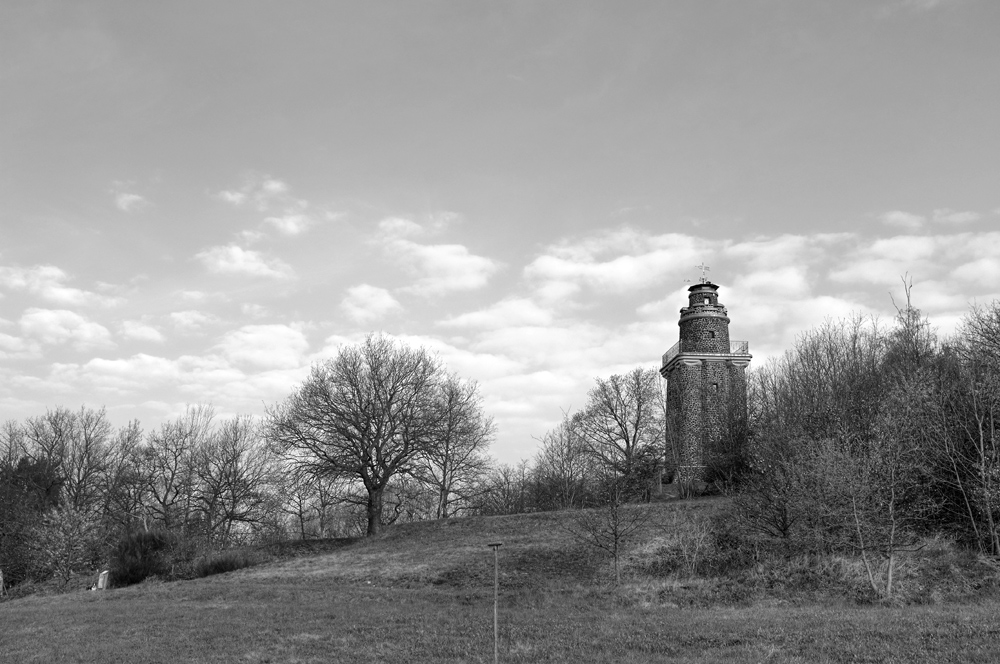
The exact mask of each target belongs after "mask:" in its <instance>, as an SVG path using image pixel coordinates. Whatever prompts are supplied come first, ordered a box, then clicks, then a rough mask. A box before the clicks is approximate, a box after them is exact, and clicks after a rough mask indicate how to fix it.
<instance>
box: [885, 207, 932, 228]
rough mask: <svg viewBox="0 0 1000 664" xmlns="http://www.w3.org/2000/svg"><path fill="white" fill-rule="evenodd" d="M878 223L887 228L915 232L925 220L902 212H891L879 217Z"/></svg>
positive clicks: (917, 215)
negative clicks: (893, 227) (892, 227)
mask: <svg viewBox="0 0 1000 664" xmlns="http://www.w3.org/2000/svg"><path fill="white" fill-rule="evenodd" d="M879 221H881V222H882V223H883V224H885V225H887V226H896V227H898V228H906V229H908V230H916V229H917V228H920V227H921V226H923V225H924V222H925V221H927V219H926V218H924V217H921V216H920V215H919V214H911V213H909V212H903V211H902V210H892V211H890V212H886V213H884V214H882V215H881V216H879Z"/></svg>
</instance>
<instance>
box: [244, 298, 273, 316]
mask: <svg viewBox="0 0 1000 664" xmlns="http://www.w3.org/2000/svg"><path fill="white" fill-rule="evenodd" d="M240 311H241V312H243V315H244V316H250V317H251V318H264V317H265V316H267V315H268V310H267V307H265V306H263V305H260V304H252V303H250V302H244V303H243V304H241V305H240Z"/></svg>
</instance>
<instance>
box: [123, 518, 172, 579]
mask: <svg viewBox="0 0 1000 664" xmlns="http://www.w3.org/2000/svg"><path fill="white" fill-rule="evenodd" d="M173 539H174V538H173V536H172V535H171V534H170V533H168V532H165V531H140V532H135V533H129V534H127V535H124V536H123V537H122V538H121V539H120V540H118V542H117V544H115V547H114V549H113V550H112V552H111V566H110V568H111V583H112V585H114V586H116V587H122V586H130V585H132V584H134V583H139V582H141V581H144V580H145V579H147V578H149V577H151V576H165V575H167V574H168V573H169V571H170V565H169V560H168V557H169V553H170V549H171V547H172V545H173Z"/></svg>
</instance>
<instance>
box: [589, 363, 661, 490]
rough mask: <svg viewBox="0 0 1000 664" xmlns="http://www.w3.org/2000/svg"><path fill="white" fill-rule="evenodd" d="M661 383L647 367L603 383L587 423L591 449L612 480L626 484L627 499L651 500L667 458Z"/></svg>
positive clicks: (594, 396) (592, 392) (593, 399)
mask: <svg viewBox="0 0 1000 664" xmlns="http://www.w3.org/2000/svg"><path fill="white" fill-rule="evenodd" d="M659 381H660V376H659V374H658V373H657V371H656V370H655V369H644V368H642V367H637V368H635V369H633V370H632V371H630V372H628V373H627V374H615V375H613V376H611V377H610V378H607V379H603V378H598V379H597V385H595V386H594V388H593V389H591V390H590V392H589V394H588V401H587V406H586V408H585V409H584V415H583V417H582V418H581V422H580V424H581V426H580V431H581V433H582V435H583V438H584V440H585V441H586V442H587V445H588V448H589V449H590V451H591V453H592V454H593V455H594V456H595V457H596V458H597V459H598V460H599V461H600V463H601V464H602V465H603V466H604V468H605V469H606V472H607V473H608V474H609V475H613V476H615V477H621V478H623V479H624V481H625V484H624V485H622V486H621V487H619V489H620V490H621V491H624V495H625V496H626V497H627V498H635V497H637V496H640V495H642V494H646V495H648V494H649V492H650V490H651V488H652V487H651V486H649V485H650V483H651V482H652V481H653V480H654V479H655V478H654V475H655V473H656V472H657V471H658V470H659V468H658V463H659V462H660V460H661V458H662V456H663V453H662V441H663V440H664V433H663V431H664V429H663V427H664V421H663V419H662V413H663V409H662V407H661V404H660V396H661V391H660V389H659Z"/></svg>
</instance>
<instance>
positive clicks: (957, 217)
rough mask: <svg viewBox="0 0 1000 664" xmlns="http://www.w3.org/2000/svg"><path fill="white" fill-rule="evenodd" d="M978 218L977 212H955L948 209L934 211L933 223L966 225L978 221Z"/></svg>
mask: <svg viewBox="0 0 1000 664" xmlns="http://www.w3.org/2000/svg"><path fill="white" fill-rule="evenodd" d="M980 216H981V215H980V214H979V213H978V212H971V211H966V212H956V211H955V210H949V209H948V208H944V209H941V210H934V221H935V222H936V223H939V224H968V223H970V222H973V221H978V220H979V218H980Z"/></svg>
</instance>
